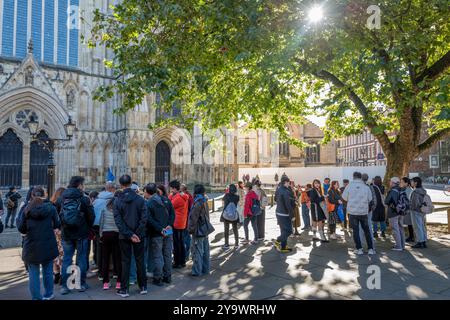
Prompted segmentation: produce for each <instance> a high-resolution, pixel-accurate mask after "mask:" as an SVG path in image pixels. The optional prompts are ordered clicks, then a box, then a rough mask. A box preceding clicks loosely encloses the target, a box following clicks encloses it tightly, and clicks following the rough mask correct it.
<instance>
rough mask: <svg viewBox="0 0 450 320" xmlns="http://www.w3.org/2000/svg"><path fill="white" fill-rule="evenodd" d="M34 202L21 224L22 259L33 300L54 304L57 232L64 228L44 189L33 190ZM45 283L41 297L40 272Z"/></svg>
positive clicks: (25, 212)
mask: <svg viewBox="0 0 450 320" xmlns="http://www.w3.org/2000/svg"><path fill="white" fill-rule="evenodd" d="M31 197H32V198H31V201H30V202H29V203H28V204H27V206H26V208H25V210H24V216H23V218H22V219H20V221H19V226H18V228H19V231H20V233H22V234H25V239H24V244H23V251H22V258H23V260H24V261H25V263H26V264H27V265H28V278H29V289H30V293H31V297H32V299H33V300H42V299H43V300H51V299H53V298H54V295H53V260H54V259H55V258H56V257H57V256H58V245H57V244H56V237H55V233H54V229H57V228H60V227H61V224H60V221H59V217H58V213H57V212H56V209H55V207H54V206H53V204H52V203H51V202H50V201H48V200H47V199H46V197H45V191H44V189H43V188H41V187H36V188H34V189H33V192H32V196H31ZM41 266H42V278H43V283H44V290H45V293H44V296H42V294H41V284H40V273H41V272H40V268H41Z"/></svg>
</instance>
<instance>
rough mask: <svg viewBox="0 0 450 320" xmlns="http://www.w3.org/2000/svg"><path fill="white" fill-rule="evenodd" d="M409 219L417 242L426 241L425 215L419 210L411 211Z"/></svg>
mask: <svg viewBox="0 0 450 320" xmlns="http://www.w3.org/2000/svg"><path fill="white" fill-rule="evenodd" d="M411 220H412V226H413V229H414V233H415V236H416V241H417V242H426V241H427V227H426V221H425V215H424V214H423V213H421V212H415V211H411Z"/></svg>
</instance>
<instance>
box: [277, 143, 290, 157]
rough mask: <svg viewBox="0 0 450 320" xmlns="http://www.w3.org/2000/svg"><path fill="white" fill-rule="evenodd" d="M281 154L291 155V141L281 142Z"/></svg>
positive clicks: (284, 155)
mask: <svg viewBox="0 0 450 320" xmlns="http://www.w3.org/2000/svg"><path fill="white" fill-rule="evenodd" d="M279 152H280V156H283V157H289V143H287V142H281V143H280V145H279Z"/></svg>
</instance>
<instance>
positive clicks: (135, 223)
mask: <svg viewBox="0 0 450 320" xmlns="http://www.w3.org/2000/svg"><path fill="white" fill-rule="evenodd" d="M113 212H114V220H115V221H116V225H117V228H119V238H120V239H130V238H131V237H132V236H133V234H135V235H137V236H138V237H139V238H143V237H144V236H145V233H146V225H147V220H148V217H147V207H146V205H145V200H144V198H142V197H141V196H139V195H137V194H136V192H135V191H133V190H132V189H131V188H127V189H125V190H123V192H122V193H120V194H119V196H118V197H117V199H116V200H115V201H114V206H113Z"/></svg>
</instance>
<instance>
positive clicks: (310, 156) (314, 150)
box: [306, 144, 320, 163]
mask: <svg viewBox="0 0 450 320" xmlns="http://www.w3.org/2000/svg"><path fill="white" fill-rule="evenodd" d="M319 148H320V146H319V145H316V144H314V145H312V146H309V147H306V163H319V162H320V154H319V153H320V152H319Z"/></svg>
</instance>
